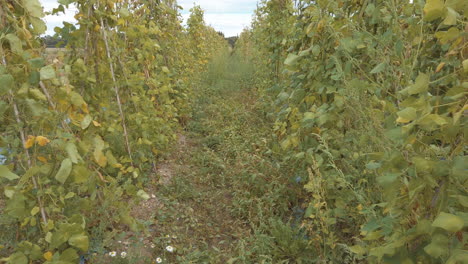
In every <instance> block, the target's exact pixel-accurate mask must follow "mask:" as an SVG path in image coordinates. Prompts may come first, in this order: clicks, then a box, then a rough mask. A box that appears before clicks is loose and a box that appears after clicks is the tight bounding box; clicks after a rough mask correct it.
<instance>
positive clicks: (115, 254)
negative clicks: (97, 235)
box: [109, 251, 117, 257]
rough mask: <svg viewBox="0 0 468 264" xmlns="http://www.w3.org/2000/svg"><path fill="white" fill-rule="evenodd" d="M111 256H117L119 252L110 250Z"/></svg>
mask: <svg viewBox="0 0 468 264" xmlns="http://www.w3.org/2000/svg"><path fill="white" fill-rule="evenodd" d="M109 256H111V257H115V256H117V252H115V251H111V252H109Z"/></svg>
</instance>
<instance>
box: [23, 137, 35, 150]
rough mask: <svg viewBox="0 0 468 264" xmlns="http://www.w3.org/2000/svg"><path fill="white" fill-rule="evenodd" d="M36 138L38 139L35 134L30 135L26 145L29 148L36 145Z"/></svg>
mask: <svg viewBox="0 0 468 264" xmlns="http://www.w3.org/2000/svg"><path fill="white" fill-rule="evenodd" d="M35 140H36V137H35V136H28V139H27V140H26V143H25V144H24V147H25V148H27V149H28V148H30V147H32V146H33V145H34V142H35Z"/></svg>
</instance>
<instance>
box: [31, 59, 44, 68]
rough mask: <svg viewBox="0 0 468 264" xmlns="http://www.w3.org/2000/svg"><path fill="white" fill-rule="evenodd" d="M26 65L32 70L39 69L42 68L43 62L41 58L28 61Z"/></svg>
mask: <svg viewBox="0 0 468 264" xmlns="http://www.w3.org/2000/svg"><path fill="white" fill-rule="evenodd" d="M28 63H29V65H31V67H33V68H34V69H40V68H42V67H44V65H45V61H44V59H43V58H34V59H30V60H28Z"/></svg>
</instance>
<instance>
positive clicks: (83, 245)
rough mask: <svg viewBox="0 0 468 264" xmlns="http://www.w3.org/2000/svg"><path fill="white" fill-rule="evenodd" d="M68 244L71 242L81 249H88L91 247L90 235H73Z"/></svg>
mask: <svg viewBox="0 0 468 264" xmlns="http://www.w3.org/2000/svg"><path fill="white" fill-rule="evenodd" d="M68 244H70V246H73V247H76V248H78V249H81V250H82V251H88V247H89V240H88V236H86V235H73V236H72V237H70V239H69V240H68Z"/></svg>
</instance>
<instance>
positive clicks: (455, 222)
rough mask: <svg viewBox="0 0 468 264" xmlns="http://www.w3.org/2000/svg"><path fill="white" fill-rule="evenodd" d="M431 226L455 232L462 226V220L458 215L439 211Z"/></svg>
mask: <svg viewBox="0 0 468 264" xmlns="http://www.w3.org/2000/svg"><path fill="white" fill-rule="evenodd" d="M432 226H434V227H440V228H443V229H445V230H447V231H449V232H453V233H455V232H458V231H460V230H461V229H462V228H463V226H464V222H463V219H462V218H461V217H459V216H456V215H453V214H448V213H444V212H441V213H440V214H439V216H437V218H436V219H435V220H434V222H433V223H432Z"/></svg>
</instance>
